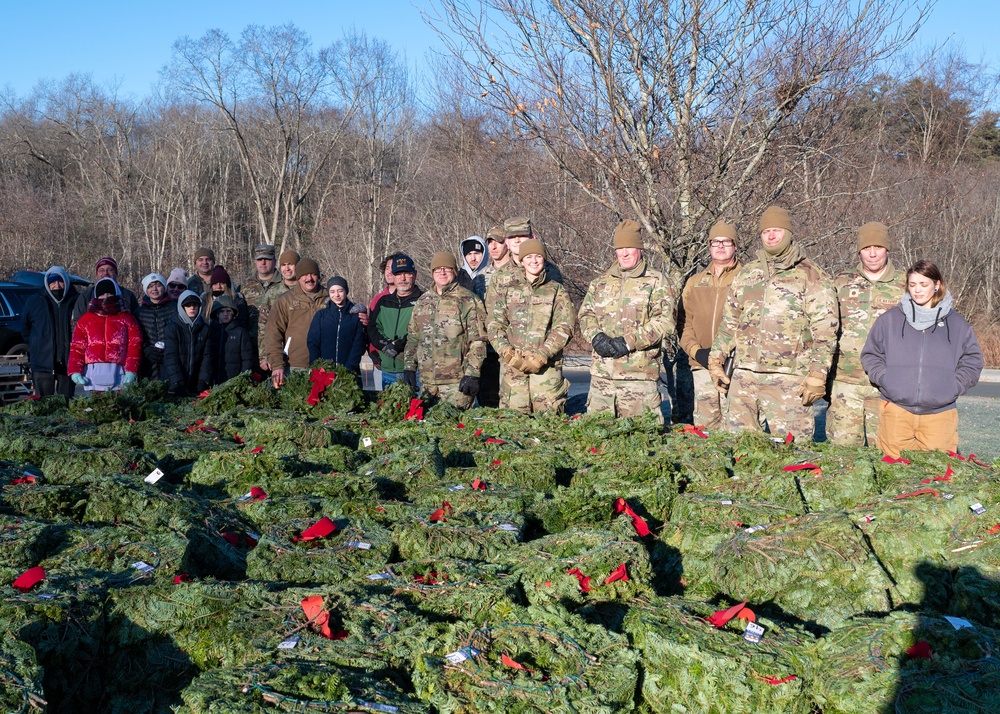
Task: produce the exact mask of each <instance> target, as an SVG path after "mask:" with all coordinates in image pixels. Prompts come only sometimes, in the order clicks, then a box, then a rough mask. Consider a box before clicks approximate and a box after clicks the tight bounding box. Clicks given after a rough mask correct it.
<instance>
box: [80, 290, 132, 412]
mask: <svg viewBox="0 0 1000 714" xmlns="http://www.w3.org/2000/svg"><path fill="white" fill-rule="evenodd" d="M141 360H142V331H141V330H140V328H139V323H138V322H136V320H135V318H134V317H132V315H131V314H130V313H129V312H128V311H127V310H126V309H125V307H124V304H123V302H122V293H121V289H120V288H119V287H118V283H116V282H115V281H114V280H112V279H111V278H102V279H101V280H99V281H98V282H97V285H95V286H94V297H93V298H91V300H90V303H89V305H88V306H87V311H86V312H85V313H83V315H82V316H81V317H80V319H79V321H78V322H77V323H76V327H75V328H74V330H73V339H72V341H71V342H70V347H69V364H68V365H67V371H68V372H69V375H70V379H72V380H73V381H74V382H75V383H77V384H79V385H82V386H83V388H84V389H85V390H87V391H88V392H104V391H108V390H118V389H121V388H122V387H124V386H127V385H129V384H132V383H133V382H134V381H135V380H136V377H137V375H138V372H139V363H140V361H141Z"/></svg>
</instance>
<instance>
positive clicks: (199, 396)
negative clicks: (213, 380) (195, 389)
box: [198, 389, 212, 399]
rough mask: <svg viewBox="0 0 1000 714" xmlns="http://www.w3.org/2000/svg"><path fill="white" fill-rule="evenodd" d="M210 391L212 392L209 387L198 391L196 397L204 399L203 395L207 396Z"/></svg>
mask: <svg viewBox="0 0 1000 714" xmlns="http://www.w3.org/2000/svg"><path fill="white" fill-rule="evenodd" d="M211 393H212V390H211V389H206V390H205V391H204V392H199V393H198V399H204V398H205V397H207V396H208V395H209V394H211Z"/></svg>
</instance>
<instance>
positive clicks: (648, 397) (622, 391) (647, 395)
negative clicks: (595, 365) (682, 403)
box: [587, 375, 663, 424]
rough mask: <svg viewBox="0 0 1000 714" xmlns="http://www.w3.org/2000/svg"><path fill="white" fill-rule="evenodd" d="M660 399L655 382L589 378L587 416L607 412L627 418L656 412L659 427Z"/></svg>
mask: <svg viewBox="0 0 1000 714" xmlns="http://www.w3.org/2000/svg"><path fill="white" fill-rule="evenodd" d="M661 399H662V397H661V396H660V390H659V389H657V386H656V380H655V379H648V380H647V379H605V378H604V377H595V376H593V375H591V377H590V394H588V395H587V412H588V413H589V412H611V413H612V414H614V415H615V416H622V417H627V416H639V415H640V414H644V413H645V412H649V411H651V412H656V416H657V417H658V418H659V420H660V423H661V424H662V423H663V412H661V411H660V400H661Z"/></svg>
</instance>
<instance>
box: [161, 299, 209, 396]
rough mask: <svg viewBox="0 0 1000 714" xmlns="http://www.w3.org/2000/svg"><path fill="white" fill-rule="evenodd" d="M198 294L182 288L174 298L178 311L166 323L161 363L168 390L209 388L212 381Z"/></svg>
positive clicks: (179, 390)
mask: <svg viewBox="0 0 1000 714" xmlns="http://www.w3.org/2000/svg"><path fill="white" fill-rule="evenodd" d="M200 312H201V298H200V297H198V296H197V295H196V294H195V293H194V292H193V291H191V290H185V291H184V292H183V293H181V296H180V299H179V300H178V301H177V314H176V315H174V318H173V320H172V321H171V322H170V324H169V325H167V333H166V339H165V340H164V343H165V344H164V349H163V367H164V370H165V371H166V375H167V385H168V388H167V391H168V392H170V394H175V395H178V396H183V395H185V394H187V393H189V392H190V393H194V394H197V393H199V392H202V391H204V390H205V389H208V386H209V384H211V381H212V370H211V364H212V363H211V360H209V359H207V358H206V353H207V351H208V325H207V324H206V323H205V321H204V320H203V319H202V317H201V315H200Z"/></svg>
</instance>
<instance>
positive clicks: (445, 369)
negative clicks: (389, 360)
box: [405, 281, 486, 385]
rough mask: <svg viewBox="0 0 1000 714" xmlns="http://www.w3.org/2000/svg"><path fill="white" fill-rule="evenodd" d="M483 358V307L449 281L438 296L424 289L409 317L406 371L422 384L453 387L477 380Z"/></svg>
mask: <svg viewBox="0 0 1000 714" xmlns="http://www.w3.org/2000/svg"><path fill="white" fill-rule="evenodd" d="M485 358H486V308H485V307H483V302H482V301H481V300H480V299H479V298H478V297H476V296H475V294H474V293H472V292H470V291H468V290H466V289H465V288H463V287H461V286H460V285H459V284H458V282H456V281H452V282H451V283H449V284H448V285H446V286H445V287H444V289H443V290H442V291H441V294H440V295H438V294H437V292H436V291H435V290H428V291H427V292H425V293H424V294H423V295H421V296H420V299H419V300H417V303H416V305H414V306H413V314H412V315H411V317H410V328H409V338H408V339H407V343H406V360H405V365H406V370H408V371H409V370H419V371H420V381H421V382H423V383H424V384H431V385H441V384H457V383H458V382H459V381H461V379H462V377H478V376H479V370H480V368H481V367H482V366H483V360H484V359H485Z"/></svg>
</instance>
